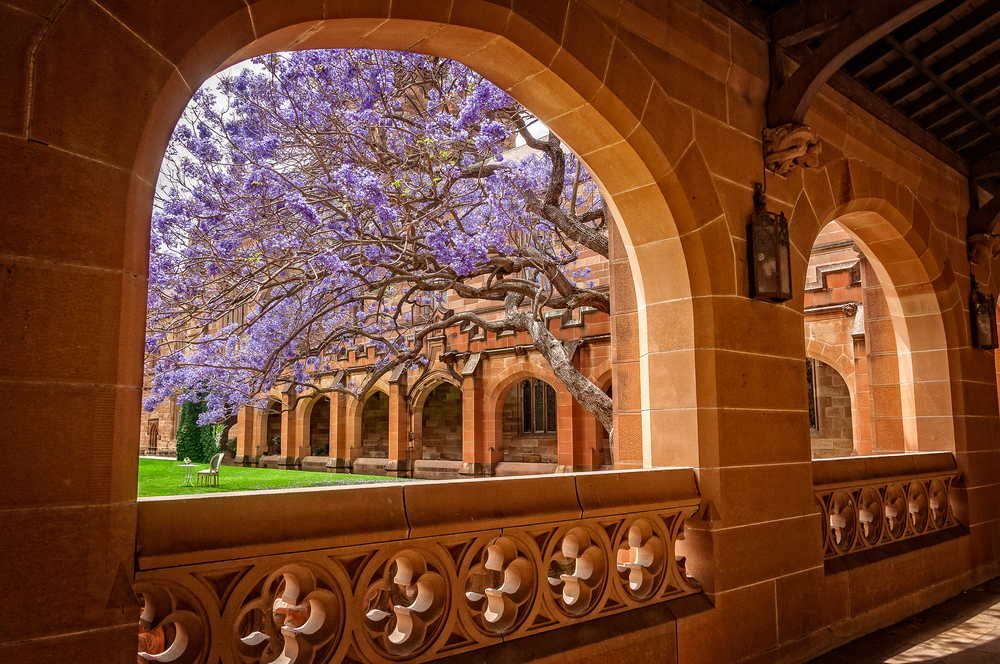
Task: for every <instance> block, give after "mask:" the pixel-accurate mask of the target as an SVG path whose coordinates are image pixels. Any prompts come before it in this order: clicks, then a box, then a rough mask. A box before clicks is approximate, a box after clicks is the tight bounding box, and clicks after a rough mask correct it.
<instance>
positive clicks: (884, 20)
mask: <svg viewBox="0 0 1000 664" xmlns="http://www.w3.org/2000/svg"><path fill="white" fill-rule="evenodd" d="M940 2H941V0H918V1H917V2H913V1H912V0H881V1H879V2H861V3H859V4H858V5H857V7H856V8H855V9H853V10H852V11H851V12H850V13H849V14H848V15H847V17H846V18H845V19H844V20H843V22H842V23H840V25H838V26H837V27H836V28H834V29H833V30H831V31H830V32H829V33H828V34H827V36H826V38H825V39H824V40H823V43H822V44H820V46H819V48H817V49H816V51H815V52H813V54H812V55H811V56H810V57H809V58H808V59H806V60H805V61H803V62H802V63H801V65H800V66H799V68H798V69H796V70H795V72H794V73H792V75H791V76H789V77H788V79H787V80H785V81H776V80H775V78H776V75H775V72H778V71H780V68H779V67H777V63H776V62H774V61H772V82H771V92H770V94H769V95H768V100H767V122H768V125H769V126H771V127H778V126H781V125H783V124H787V123H793V122H794V123H801V122H802V121H803V119H804V118H805V115H806V111H807V110H808V109H809V106H810V104H812V101H813V99H814V98H815V97H816V94H817V93H818V92H819V90H820V88H822V87H823V85H825V84H826V82H827V81H829V80H830V77H831V76H833V74H834V73H835V72H836V71H837V70H838V69H840V68H841V67H842V66H843V65H844V64H845V63H846V62H847V61H848V60H850V59H851V58H853V57H854V56H856V55H858V54H859V53H860V52H861V51H863V50H864V49H865V48H867V47H868V46H870V45H871V44H872V43H874V42H876V41H877V40H879V39H881V38H882V37H885V36H886V35H888V34H889V33H890V32H892V31H893V30H895V29H896V28H898V27H900V26H901V25H903V24H904V23H906V22H907V21H909V20H911V19H913V18H915V17H916V16H918V15H920V14H921V13H923V12H924V11H926V10H928V9H930V8H932V7H934V6H935V5H937V4H938V3H940ZM773 49H774V44H773V43H772V51H773ZM772 57H773V59H775V60H776V59H777V58H778V57H780V56H779V55H778V54H777V53H776V52H774V53H773V54H772Z"/></svg>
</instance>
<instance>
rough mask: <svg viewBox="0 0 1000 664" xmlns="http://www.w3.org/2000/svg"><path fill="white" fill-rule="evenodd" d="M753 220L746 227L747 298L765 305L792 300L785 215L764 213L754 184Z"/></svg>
mask: <svg viewBox="0 0 1000 664" xmlns="http://www.w3.org/2000/svg"><path fill="white" fill-rule="evenodd" d="M754 187H755V188H756V193H754V196H753V217H752V218H751V219H750V223H749V224H747V267H748V269H749V271H750V297H751V298H753V299H755V300H763V301H765V302H784V301H785V300H790V299H792V259H791V253H790V252H789V248H788V221H787V220H786V219H785V213H784V212H782V213H780V214H775V213H774V212H768V211H767V200H766V198H765V197H764V191H763V188H762V186H761V184H760V182H756V183H754Z"/></svg>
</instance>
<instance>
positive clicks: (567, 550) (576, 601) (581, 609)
mask: <svg viewBox="0 0 1000 664" xmlns="http://www.w3.org/2000/svg"><path fill="white" fill-rule="evenodd" d="M546 560H548V561H549V565H548V581H549V588H550V589H551V591H552V593H553V595H554V596H555V600H556V605H557V606H558V607H559V609H560V610H562V611H563V612H564V613H566V615H569V616H574V617H575V616H581V615H583V614H585V613H587V612H588V611H590V610H591V609H592V608H594V606H596V604H597V601H598V600H599V599H600V597H601V591H602V590H603V587H604V582H605V580H606V578H607V556H606V555H605V552H604V550H603V548H602V546H601V538H600V536H599V535H597V534H596V533H591V532H590V531H589V530H588V529H585V528H582V527H576V528H571V529H570V530H569V531H568V532H567V533H566V534H565V535H563V536H562V537H561V538H559V539H557V543H556V545H555V546H554V548H553V549H552V550H550V552H549V555H548V556H546Z"/></svg>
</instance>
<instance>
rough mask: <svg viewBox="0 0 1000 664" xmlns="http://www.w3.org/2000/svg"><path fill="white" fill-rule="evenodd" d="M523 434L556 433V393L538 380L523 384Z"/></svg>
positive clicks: (527, 381)
mask: <svg viewBox="0 0 1000 664" xmlns="http://www.w3.org/2000/svg"><path fill="white" fill-rule="evenodd" d="M521 432H522V433H555V432H556V391H555V390H554V389H552V387H551V386H550V385H548V384H546V383H545V382H544V381H542V380H539V379H537V378H535V379H533V380H531V379H529V380H526V381H524V382H523V383H521Z"/></svg>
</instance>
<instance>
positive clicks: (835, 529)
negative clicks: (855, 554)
mask: <svg viewBox="0 0 1000 664" xmlns="http://www.w3.org/2000/svg"><path fill="white" fill-rule="evenodd" d="M829 515H830V542H831V543H832V544H833V547H834V548H835V549H836V550H837V551H839V552H840V553H846V552H848V551H850V550H851V549H852V548H853V547H854V537H855V535H856V534H857V530H858V512H857V509H856V507H855V504H854V497H853V496H851V494H849V493H847V492H846V491H835V492H834V493H833V495H832V496H830V507H829Z"/></svg>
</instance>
